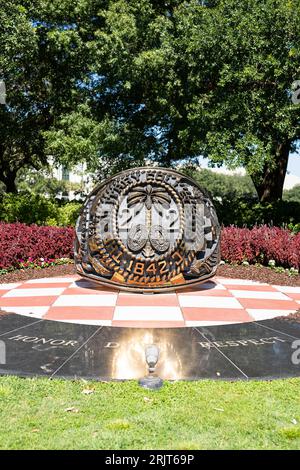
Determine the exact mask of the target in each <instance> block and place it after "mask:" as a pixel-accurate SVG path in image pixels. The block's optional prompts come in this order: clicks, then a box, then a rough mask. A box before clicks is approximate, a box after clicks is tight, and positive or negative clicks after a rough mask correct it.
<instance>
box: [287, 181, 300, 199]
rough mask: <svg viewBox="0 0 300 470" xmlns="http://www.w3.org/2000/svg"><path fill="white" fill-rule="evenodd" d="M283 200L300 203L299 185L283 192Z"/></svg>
mask: <svg viewBox="0 0 300 470" xmlns="http://www.w3.org/2000/svg"><path fill="white" fill-rule="evenodd" d="M283 199H284V200H285V201H296V202H300V185H297V186H294V188H292V189H289V190H286V191H284V193H283Z"/></svg>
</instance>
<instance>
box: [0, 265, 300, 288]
mask: <svg viewBox="0 0 300 470" xmlns="http://www.w3.org/2000/svg"><path fill="white" fill-rule="evenodd" d="M72 274H76V273H75V267H74V265H73V264H64V265H58V266H50V267H49V268H43V269H19V270H17V271H13V272H11V273H8V274H4V275H2V276H0V284H1V283H4V282H5V283H6V282H20V281H27V280H29V279H37V278H41V277H56V276H68V275H72ZM217 275H218V276H220V277H231V278H237V279H252V280H253V281H260V282H267V283H269V284H277V285H282V286H300V276H299V275H298V276H288V275H287V274H285V273H277V272H276V271H274V270H273V269H270V268H267V267H257V266H255V265H254V266H234V265H230V264H224V265H221V266H219V269H218V273H217Z"/></svg>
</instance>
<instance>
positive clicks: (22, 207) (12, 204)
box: [0, 193, 82, 226]
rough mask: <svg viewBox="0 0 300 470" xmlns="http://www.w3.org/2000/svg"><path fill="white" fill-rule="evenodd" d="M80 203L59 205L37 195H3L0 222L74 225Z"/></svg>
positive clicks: (0, 205) (0, 206)
mask: <svg viewBox="0 0 300 470" xmlns="http://www.w3.org/2000/svg"><path fill="white" fill-rule="evenodd" d="M81 205H82V204H81V203H78V202H70V203H67V204H62V205H59V204H58V203H57V202H53V201H51V200H49V199H47V198H46V197H44V196H42V195H38V194H32V193H23V194H11V193H8V194H4V195H3V196H2V197H1V200H0V220H2V221H4V222H24V223H25V224H37V225H61V226H68V225H73V226H74V225H75V222H76V219H77V217H78V215H79V212H80V209H81Z"/></svg>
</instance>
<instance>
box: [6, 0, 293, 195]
mask: <svg viewBox="0 0 300 470" xmlns="http://www.w3.org/2000/svg"><path fill="white" fill-rule="evenodd" d="M7 4H8V7H7V9H6V8H5V7H4V8H2V7H1V10H2V11H1V15H2V17H1V20H2V21H1V24H2V25H4V27H3V26H2V27H1V29H0V45H1V44H5V45H6V46H5V48H4V49H3V50H2V51H1V52H0V54H2V55H1V56H0V78H4V79H5V81H6V84H7V90H8V105H7V106H6V107H3V106H2V107H0V126H2V127H0V132H1V136H2V137H1V144H2V153H1V152H0V162H1V161H2V160H3V158H6V160H4V162H6V163H7V159H9V161H10V163H9V165H7V164H6V163H5V164H6V167H9V171H11V170H12V169H13V168H17V167H20V166H21V165H24V164H25V165H27V164H28V165H37V163H38V164H39V163H40V162H44V160H45V156H46V155H47V154H52V155H54V157H55V158H56V159H57V161H60V162H63V163H64V164H65V165H74V164H76V163H78V162H81V161H85V162H87V166H88V170H90V171H94V172H95V173H96V174H99V175H103V174H105V175H106V174H109V173H112V172H115V171H116V170H119V169H122V168H126V167H129V166H137V165H141V164H143V163H144V162H147V163H148V162H150V163H151V162H153V163H155V164H159V165H164V166H172V165H175V164H176V162H178V161H186V162H187V161H193V160H194V159H196V158H197V156H199V155H203V156H205V157H207V158H209V160H210V162H211V163H212V164H216V165H221V164H222V163H224V162H225V163H226V164H227V165H228V166H229V167H236V166H240V165H241V166H244V167H245V168H246V169H247V172H248V174H249V175H250V176H251V178H252V180H253V182H254V185H255V188H256V190H257V193H258V195H259V198H260V200H261V201H274V200H277V199H281V197H282V189H283V182H284V177H285V174H286V167H287V161H288V156H289V153H290V152H291V151H293V150H295V148H296V144H297V141H298V140H299V137H300V104H297V103H294V102H293V101H292V99H291V94H292V87H293V83H294V82H295V81H296V80H298V79H300V60H299V59H300V0H282V1H279V0H265V1H264V2H261V1H260V0H245V1H243V2H236V1H234V0H215V1H206V2H204V1H198V0H190V1H182V0H168V1H166V2H159V1H155V0H131V1H130V2H128V1H125V0H111V1H108V0H107V1H104V0H78V1H71V0H60V1H58V0H52V1H51V2H50V1H47V0H31V1H30V0H27V1H25V0H24V1H21V0H19V1H18V2H12V1H11V0H9V1H8V2H7ZM9 4H12V5H14V7H13V8H12V10H11V11H12V12H13V15H11V14H10V16H9V15H8V14H7V11H8V9H9V8H10V5H9ZM16 4H17V5H16ZM12 25H17V27H12ZM3 51H4V52H3ZM2 56H3V57H2ZM14 84H15V85H14ZM14 113H15V114H14ZM5 123H6V124H5ZM17 137H18V138H17ZM3 143H4V144H3ZM28 146H29V147H30V148H29V149H28V148H27V147H28ZM3 149H4V150H3ZM12 150H13V152H15V155H16V156H17V157H18V158H17V157H15V160H14V161H18V162H19V163H18V165H15V163H14V162H11V157H12V155H13V153H12ZM1 155H5V157H3V156H2V157H1ZM1 158H2V160H1ZM7 171H8V170H7ZM9 171H8V173H9ZM4 174H5V172H4ZM4 182H5V181H4Z"/></svg>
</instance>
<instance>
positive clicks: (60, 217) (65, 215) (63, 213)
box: [45, 202, 82, 227]
mask: <svg viewBox="0 0 300 470" xmlns="http://www.w3.org/2000/svg"><path fill="white" fill-rule="evenodd" d="M81 207H82V204H81V203H78V202H69V203H66V204H63V205H62V206H60V207H57V212H56V215H55V217H47V219H46V220H45V222H46V225H60V226H62V227H66V226H75V223H76V220H77V218H78V216H79V213H80V210H81Z"/></svg>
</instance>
